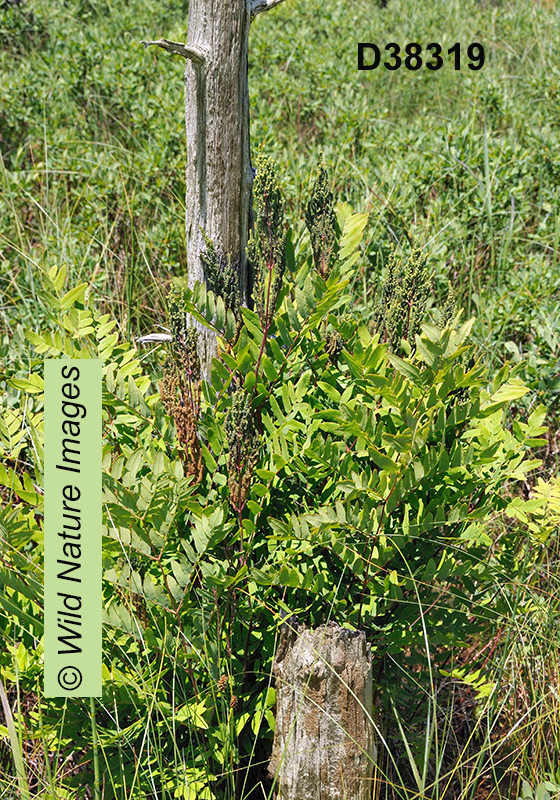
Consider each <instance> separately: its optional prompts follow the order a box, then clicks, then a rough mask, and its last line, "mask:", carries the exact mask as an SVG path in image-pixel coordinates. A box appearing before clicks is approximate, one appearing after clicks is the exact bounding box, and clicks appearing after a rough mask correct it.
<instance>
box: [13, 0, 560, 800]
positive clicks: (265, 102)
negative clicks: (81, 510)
mask: <svg viewBox="0 0 560 800" xmlns="http://www.w3.org/2000/svg"><path fill="white" fill-rule="evenodd" d="M186 11H187V9H186V8H183V7H181V4H177V3H159V4H155V5H154V4H153V3H151V2H149V0H134V2H131V3H127V4H121V3H112V4H106V3H104V2H103V0H87V2H86V0H69V2H66V3H62V2H60V3H58V2H55V3H49V4H46V3H42V2H34V3H29V4H5V5H4V6H3V7H2V10H0V43H1V50H0V55H1V60H0V71H1V73H2V80H3V82H4V85H5V86H6V89H5V98H6V100H7V102H5V103H4V104H3V105H2V107H1V108H0V133H1V136H2V138H1V140H0V147H1V151H2V159H3V161H2V180H3V192H2V195H1V197H0V204H1V208H2V214H0V248H1V254H0V276H1V278H2V281H3V307H2V315H3V328H4V330H3V341H2V345H1V347H2V363H3V374H2V377H1V379H2V388H3V397H2V404H3V407H2V421H1V423H0V446H1V448H2V465H1V466H0V485H1V487H2V489H1V491H2V498H3V501H4V502H3V508H2V511H1V515H0V532H1V540H0V553H1V559H2V560H1V566H0V576H1V586H0V606H1V608H2V620H3V625H2V643H3V647H2V649H1V652H0V675H1V683H0V695H1V699H2V702H3V708H4V714H5V723H6V724H5V726H0V735H1V740H0V786H1V788H2V793H3V796H4V795H5V796H6V798H10V797H16V796H18V794H19V796H20V797H33V796H37V797H44V798H47V797H56V798H65V797H68V798H78V797H101V796H102V797H104V798H118V800H121V798H122V799H123V800H124V798H158V800H159V798H167V797H169V798H189V800H191V799H192V798H195V797H196V798H202V799H203V800H204V798H208V800H210V798H233V797H239V798H241V797H257V796H261V795H262V793H263V792H264V794H265V796H269V795H270V793H271V792H272V785H271V782H270V781H269V780H268V778H267V777H266V767H267V761H268V758H269V756H270V747H271V742H272V736H273V731H274V703H275V693H274V687H273V682H272V675H271V666H272V658H273V656H274V652H275V648H276V645H277V631H278V626H279V624H280V622H281V620H282V618H283V617H284V615H285V614H292V613H297V614H299V616H300V618H302V619H304V620H306V621H307V622H308V623H309V624H312V625H317V624H320V623H322V622H326V621H328V620H330V619H333V620H336V621H337V622H338V623H339V624H342V625H345V626H347V627H350V628H358V627H359V628H361V629H363V630H365V631H366V632H367V635H368V639H369V641H371V643H372V650H373V656H374V669H375V683H376V701H375V702H376V709H375V710H374V709H372V710H371V713H372V715H373V716H374V718H375V719H376V720H381V722H380V725H379V727H378V733H379V736H380V741H381V742H382V743H384V745H385V746H383V747H380V753H381V758H380V760H379V764H378V765H377V773H376V785H375V793H376V796H380V797H399V798H410V799H412V798H419V797H422V798H440V797H441V798H444V797H445V798H448V797H449V798H451V797H454V798H474V797H476V798H482V797H500V796H501V797H504V798H518V797H522V798H524V799H525V798H532V797H535V798H541V800H544V799H545V798H547V797H550V798H552V797H555V796H558V794H559V793H560V789H559V787H560V764H559V763H558V752H560V730H559V728H558V719H559V711H560V708H559V697H560V685H559V683H558V675H559V671H558V670H559V667H558V644H559V642H558V599H557V597H558V525H559V523H560V489H559V484H558V478H556V477H555V476H554V474H553V473H554V469H555V464H556V446H557V417H558V408H557V398H558V335H559V334H558V315H557V314H556V313H555V307H556V306H555V304H556V303H557V301H558V285H559V284H558V271H559V266H558V244H559V242H558V235H559V230H560V228H559V227H558V213H557V212H558V191H557V173H558V170H557V168H556V166H555V158H556V155H555V153H556V149H557V148H556V147H555V145H556V143H557V136H558V134H557V128H558V119H557V114H555V107H556V106H555V104H556V105H557V99H558V98H557V89H558V87H557V86H556V83H557V79H558V75H557V68H556V67H555V66H554V64H555V53H556V54H557V51H558V48H559V47H560V39H559V36H560V34H559V33H558V31H559V30H560V28H559V27H558V25H557V24H556V25H555V24H554V23H555V22H557V14H558V12H557V10H556V9H554V8H552V9H546V8H544V7H542V6H537V5H534V4H533V3H526V2H522V0H519V2H511V3H505V2H504V3H502V4H501V5H500V6H494V5H486V4H478V3H474V2H472V3H471V2H469V3H466V4H465V3H462V4H459V3H455V2H453V3H451V4H449V3H446V4H445V6H444V4H443V3H442V2H439V1H438V2H435V3H433V4H431V5H430V6H429V7H427V8H426V7H422V8H421V9H420V8H416V4H411V3H406V2H404V0H391V2H390V3H389V4H388V6H387V8H384V9H382V8H379V7H378V6H377V5H376V4H374V3H369V2H358V3H355V4H352V8H351V9H350V8H349V5H348V4H346V3H342V2H335V1H334V0H333V1H332V2H329V3H327V4H324V3H321V4H319V3H318V1H317V2H316V0H311V2H309V0H307V2H305V3H304V2H303V0H302V1H301V2H298V1H297V0H296V2H292V3H290V4H288V3H286V4H285V5H284V6H282V7H281V9H280V8H279V9H278V11H276V12H274V13H271V14H268V15H263V18H262V19H260V18H259V19H258V20H257V22H256V23H255V29H254V33H253V38H252V43H251V48H252V49H251V56H250V57H251V68H252V72H253V75H254V78H253V82H252V92H253V96H252V106H253V112H254V117H253V131H252V134H253V136H254V137H255V138H256V139H258V140H259V141H261V142H263V143H264V150H265V152H266V153H267V154H270V156H272V160H270V159H268V158H264V157H262V158H261V160H260V161H259V164H258V171H257V180H256V183H255V195H256V197H255V210H256V215H255V219H256V225H255V231H254V234H253V237H252V239H251V243H250V245H249V248H248V255H249V258H250V259H251V262H252V267H253V271H254V275H255V292H254V310H251V309H248V308H240V306H239V298H238V295H237V294H236V292H235V286H233V285H232V281H231V275H230V271H231V270H230V269H229V265H227V264H220V263H218V260H217V259H216V258H215V253H214V251H213V248H212V243H211V242H210V241H207V253H206V259H207V268H208V269H209V270H210V272H211V275H212V278H211V285H210V287H204V286H200V285H197V286H196V287H195V288H194V290H192V291H190V290H189V289H187V288H186V282H185V279H184V270H185V255H184V245H183V238H182V237H183V231H182V225H183V222H182V218H183V214H182V209H181V204H182V202H183V201H182V197H183V185H182V181H183V178H182V169H183V166H182V165H183V131H182V111H181V105H182V98H181V80H180V74H178V73H180V70H178V68H177V64H176V62H175V61H174V60H173V59H172V58H169V59H167V58H164V57H163V58H162V57H159V58H157V68H156V61H155V56H153V55H152V54H150V55H148V54H146V53H144V51H143V50H142V49H141V47H140V46H139V45H138V41H139V40H140V39H141V38H146V37H148V38H149V36H151V35H152V34H155V33H161V35H166V36H169V37H170V38H172V39H178V40H180V39H181V36H182V35H184V28H185V19H186ZM319 12H320V13H319ZM181 32H182V33H181ZM436 34H437V35H436ZM434 38H436V39H437V40H438V41H441V43H442V45H443V46H444V47H447V46H450V45H451V44H452V43H453V42H454V41H461V42H465V43H467V42H469V41H482V42H483V43H484V45H485V47H486V48H487V53H488V56H487V57H488V64H487V67H485V69H484V70H483V71H482V72H479V73H476V74H474V73H473V74H466V73H463V72H461V73H455V72H454V71H453V70H451V69H449V68H447V67H446V68H445V69H443V70H441V71H440V72H438V73H428V72H427V71H419V72H418V73H414V74H413V73H408V74H404V72H403V71H399V72H398V73H390V74H389V73H387V71H385V72H381V71H377V72H375V73H373V74H372V73H363V74H361V73H358V72H357V71H356V65H355V47H354V45H352V44H351V43H353V42H356V41H378V42H380V43H381V42H386V41H387V42H388V41H400V42H403V43H404V42H406V41H409V40H411V41H412V40H414V41H421V42H427V41H432V40H434ZM537 43H538V45H537ZM559 85H560V84H559ZM53 87H54V88H53ZM381 97H383V98H386V99H385V100H384V102H383V103H382V104H381V106H380V102H379V98H381ZM298 98H301V101H299V100H298ZM8 101H9V102H8ZM320 150H321V151H322V162H321V164H322V165H320V166H319V169H318V170H310V169H309V167H308V164H309V163H317V162H318V155H319V151H320ZM334 198H338V199H339V201H340V202H338V204H335V199H334ZM283 214H285V218H286V220H287V223H288V226H289V227H288V229H287V230H286V223H285V222H284V221H283ZM305 223H306V224H305ZM270 231H272V239H270V238H269V239H267V236H268V235H269V233H270ZM228 270H229V271H228ZM172 276H173V281H172V282H171V285H170V279H171V277H172ZM461 308H463V309H464V311H463V312H462V313H461V311H460V309H461ZM474 312H476V316H475V317H471V314H472V313H474ZM187 313H189V314H190V315H191V316H192V317H194V318H195V319H197V320H199V321H200V322H203V323H205V324H206V325H209V326H211V327H213V328H214V330H215V331H216V333H217V335H218V337H219V358H217V359H215V360H214V362H213V366H212V374H211V380H210V381H209V382H202V381H201V380H200V375H199V366H198V359H197V355H196V334H195V333H194V330H193V329H190V328H188V327H187V324H186V321H185V320H186V316H185V315H186V314H187ZM162 324H163V325H166V326H168V327H169V329H170V331H171V335H172V342H171V343H169V345H166V346H165V347H164V346H161V345H160V346H157V347H155V348H153V349H152V350H151V351H150V350H140V351H139V350H138V349H137V348H136V346H135V345H134V343H133V342H134V336H135V335H136V334H140V333H146V331H147V330H151V329H152V328H153V327H155V326H156V325H162ZM61 356H67V357H71V358H101V359H102V360H103V362H104V368H103V375H104V383H103V417H104V438H103V491H104V512H103V513H104V531H103V533H104V536H103V555H104V584H103V593H104V597H103V599H104V608H105V612H104V693H103V697H102V699H101V700H100V701H98V702H97V701H96V702H95V703H93V705H90V704H89V702H85V701H83V700H80V699H72V700H68V701H66V702H63V701H61V700H56V699H45V698H44V697H43V696H42V690H41V681H42V658H43V649H42V641H41V637H42V548H43V533H42V513H43V506H42V485H43V478H42V455H43V450H42V448H43V415H42V411H43V403H42V393H43V380H42V369H43V359H44V358H45V357H61Z"/></svg>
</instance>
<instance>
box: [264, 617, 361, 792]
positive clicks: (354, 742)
mask: <svg viewBox="0 0 560 800" xmlns="http://www.w3.org/2000/svg"><path fill="white" fill-rule="evenodd" d="M293 619H294V618H292V621H290V622H288V623H284V624H283V625H282V626H281V629H280V641H279V646H278V651H277V654H276V657H275V660H274V666H273V672H274V675H275V676H276V729H275V732H274V744H273V751H272V758H271V761H270V764H269V767H268V771H269V774H270V776H271V777H272V778H275V790H276V797H277V800H343V798H352V800H369V799H370V798H371V793H372V782H373V769H374V764H375V760H376V745H375V735H374V727H373V723H372V714H373V697H372V662H371V648H370V645H369V644H368V643H367V642H366V637H365V633H363V632H362V631H351V630H347V629H346V628H341V627H340V626H339V625H337V624H336V623H334V622H331V623H329V624H328V625H322V626H320V627H319V628H317V629H316V630H309V629H308V628H306V627H305V626H304V625H301V624H299V623H298V622H294V621H293Z"/></svg>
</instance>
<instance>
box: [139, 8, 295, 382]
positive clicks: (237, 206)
mask: <svg viewBox="0 0 560 800" xmlns="http://www.w3.org/2000/svg"><path fill="white" fill-rule="evenodd" d="M281 2H283V0H190V2H189V20H188V32H187V42H186V44H182V43H180V42H171V41H169V40H168V39H158V40H157V41H152V42H143V44H144V45H146V46H148V45H151V44H153V45H157V46H158V47H162V48H163V49H164V50H167V51H168V52H170V53H175V54H176V55H180V56H183V58H185V59H186V60H187V63H186V67H185V94H186V97H185V122H186V133H187V171H186V231H187V271H188V285H189V286H190V287H191V288H192V287H193V286H194V283H195V281H197V280H198V281H203V280H205V279H206V277H207V276H205V274H204V265H203V264H202V261H201V258H200V254H201V252H204V251H205V250H206V245H205V242H204V236H203V233H202V231H204V232H205V233H206V235H207V236H209V237H210V239H212V242H213V244H214V247H215V249H216V252H217V254H218V255H219V256H220V258H223V259H224V260H225V261H226V263H227V259H228V258H229V259H231V264H232V265H233V266H234V267H235V269H236V270H237V273H238V276H239V287H240V291H241V301H242V303H243V304H244V305H246V304H247V301H248V296H249V292H250V286H249V280H248V270H247V256H246V252H245V248H246V246H247V238H248V234H249V227H250V219H251V213H252V183H253V170H252V168H251V155H250V144H249V83H248V50H249V28H250V25H251V22H252V20H253V19H254V18H255V16H256V15H257V14H260V13H261V12H262V11H267V10H269V9H271V8H274V6H277V5H279V4H280V3H281ZM193 324H195V325H196V327H197V328H198V331H199V349H200V352H199V356H200V363H201V372H202V377H203V378H206V379H207V380H209V378H210V365H211V362H212V357H213V356H214V355H215V354H216V337H215V335H213V333H212V332H211V331H210V330H208V328H205V327H204V326H203V325H201V324H200V323H193Z"/></svg>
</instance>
